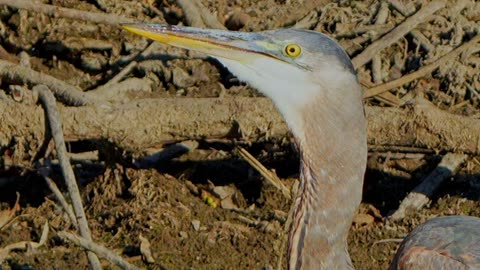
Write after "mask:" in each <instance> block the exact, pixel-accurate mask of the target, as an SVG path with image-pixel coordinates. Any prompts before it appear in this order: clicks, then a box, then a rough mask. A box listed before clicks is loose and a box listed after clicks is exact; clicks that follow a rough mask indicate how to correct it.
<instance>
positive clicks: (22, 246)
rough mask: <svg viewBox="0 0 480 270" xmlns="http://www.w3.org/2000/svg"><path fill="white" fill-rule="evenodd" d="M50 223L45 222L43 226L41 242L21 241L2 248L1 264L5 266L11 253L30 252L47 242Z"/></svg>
mask: <svg viewBox="0 0 480 270" xmlns="http://www.w3.org/2000/svg"><path fill="white" fill-rule="evenodd" d="M49 230H50V229H49V226H48V221H47V222H45V224H44V225H43V230H42V235H41V236H40V241H38V243H37V242H32V241H20V242H17V243H13V244H9V245H7V246H5V247H2V248H0V264H3V262H4V261H5V259H7V258H8V257H9V254H10V252H12V251H14V250H28V249H29V248H30V249H33V250H35V249H37V248H39V247H41V246H43V245H45V243H46V242H47V239H48V232H49Z"/></svg>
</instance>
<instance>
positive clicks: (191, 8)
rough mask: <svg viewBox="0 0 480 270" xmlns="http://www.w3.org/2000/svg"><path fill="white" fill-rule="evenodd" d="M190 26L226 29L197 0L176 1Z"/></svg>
mask: <svg viewBox="0 0 480 270" xmlns="http://www.w3.org/2000/svg"><path fill="white" fill-rule="evenodd" d="M177 3H178V5H179V6H180V7H181V8H182V9H183V13H184V14H185V17H186V19H187V22H188V24H189V25H190V26H194V27H208V28H214V29H226V27H225V26H224V25H223V24H221V23H220V22H219V21H218V20H217V18H216V17H215V16H214V15H213V14H211V13H210V12H209V11H208V10H207V8H206V7H205V6H203V4H202V3H201V2H200V1H198V0H193V1H192V0H177Z"/></svg>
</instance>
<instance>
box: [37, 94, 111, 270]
mask: <svg viewBox="0 0 480 270" xmlns="http://www.w3.org/2000/svg"><path fill="white" fill-rule="evenodd" d="M33 91H34V92H38V96H39V99H40V101H41V102H42V104H43V106H44V109H45V112H46V114H47V117H48V123H49V126H50V129H51V133H52V137H53V141H54V142H55V149H56V150H57V155H58V159H59V160H60V167H61V169H62V174H63V177H64V178H65V182H66V184H67V188H68V192H69V194H70V199H71V200H72V205H73V211H74V212H75V215H76V218H77V222H78V227H79V231H80V234H81V235H82V236H83V237H85V238H86V239H88V240H92V236H91V235H90V229H89V228H88V222H87V218H86V215H85V210H84V209H83V204H82V199H81V197H80V191H79V190H78V186H77V181H76V179H75V174H74V173H73V169H72V166H71V165H70V159H69V158H68V154H67V148H66V146H65V140H64V138H63V131H62V124H61V122H60V113H59V112H58V108H57V106H56V103H55V97H54V96H53V94H52V93H51V92H50V90H49V89H48V88H47V87H46V86H45V85H37V86H35V87H34V88H33ZM88 260H89V261H90V264H91V266H92V268H93V269H95V270H98V269H102V267H101V265H100V261H99V260H98V258H97V256H96V255H95V254H94V253H91V252H88Z"/></svg>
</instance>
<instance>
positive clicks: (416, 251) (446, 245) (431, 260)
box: [390, 216, 480, 270]
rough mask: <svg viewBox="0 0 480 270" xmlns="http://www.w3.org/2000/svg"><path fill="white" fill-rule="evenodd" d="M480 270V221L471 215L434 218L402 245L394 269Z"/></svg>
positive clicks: (416, 230)
mask: <svg viewBox="0 0 480 270" xmlns="http://www.w3.org/2000/svg"><path fill="white" fill-rule="evenodd" d="M396 269H398V270H403V269H412V270H413V269H423V270H429V269H431V270H436V269H458V270H462V269H465V270H467V269H470V270H473V269H480V220H479V219H478V218H476V217H469V216H447V217H437V218H434V219H431V220H429V221H427V222H425V223H423V224H421V225H420V226H418V227H417V228H415V229H414V230H413V231H412V232H411V233H410V234H409V235H408V236H407V237H406V238H405V239H404V241H403V242H402V244H401V245H400V247H399V249H398V252H397V254H396V255H395V258H394V260H393V262H392V264H391V266H390V270H396Z"/></svg>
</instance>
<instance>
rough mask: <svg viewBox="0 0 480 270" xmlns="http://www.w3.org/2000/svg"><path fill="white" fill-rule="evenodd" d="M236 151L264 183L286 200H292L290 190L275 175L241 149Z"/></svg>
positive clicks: (238, 147)
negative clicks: (261, 177) (272, 187)
mask: <svg viewBox="0 0 480 270" xmlns="http://www.w3.org/2000/svg"><path fill="white" fill-rule="evenodd" d="M237 150H238V154H239V155H240V156H241V157H242V158H243V159H244V160H245V161H247V162H248V164H250V166H252V167H253V168H255V170H257V172H259V173H260V174H261V175H262V176H263V178H264V179H265V182H266V183H268V184H270V185H272V186H274V187H275V188H276V189H278V190H279V191H280V192H281V193H282V195H283V196H284V197H285V198H286V199H287V200H290V199H291V198H292V196H291V195H290V190H289V189H288V188H287V187H286V186H285V185H284V184H283V183H282V181H281V180H280V179H279V178H278V176H277V174H276V173H274V172H272V171H270V170H268V169H267V168H265V166H263V164H262V163H261V162H260V161H258V160H257V159H256V158H255V157H254V156H252V155H251V154H250V153H249V152H248V151H247V150H245V149H244V148H243V147H240V146H237Z"/></svg>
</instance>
